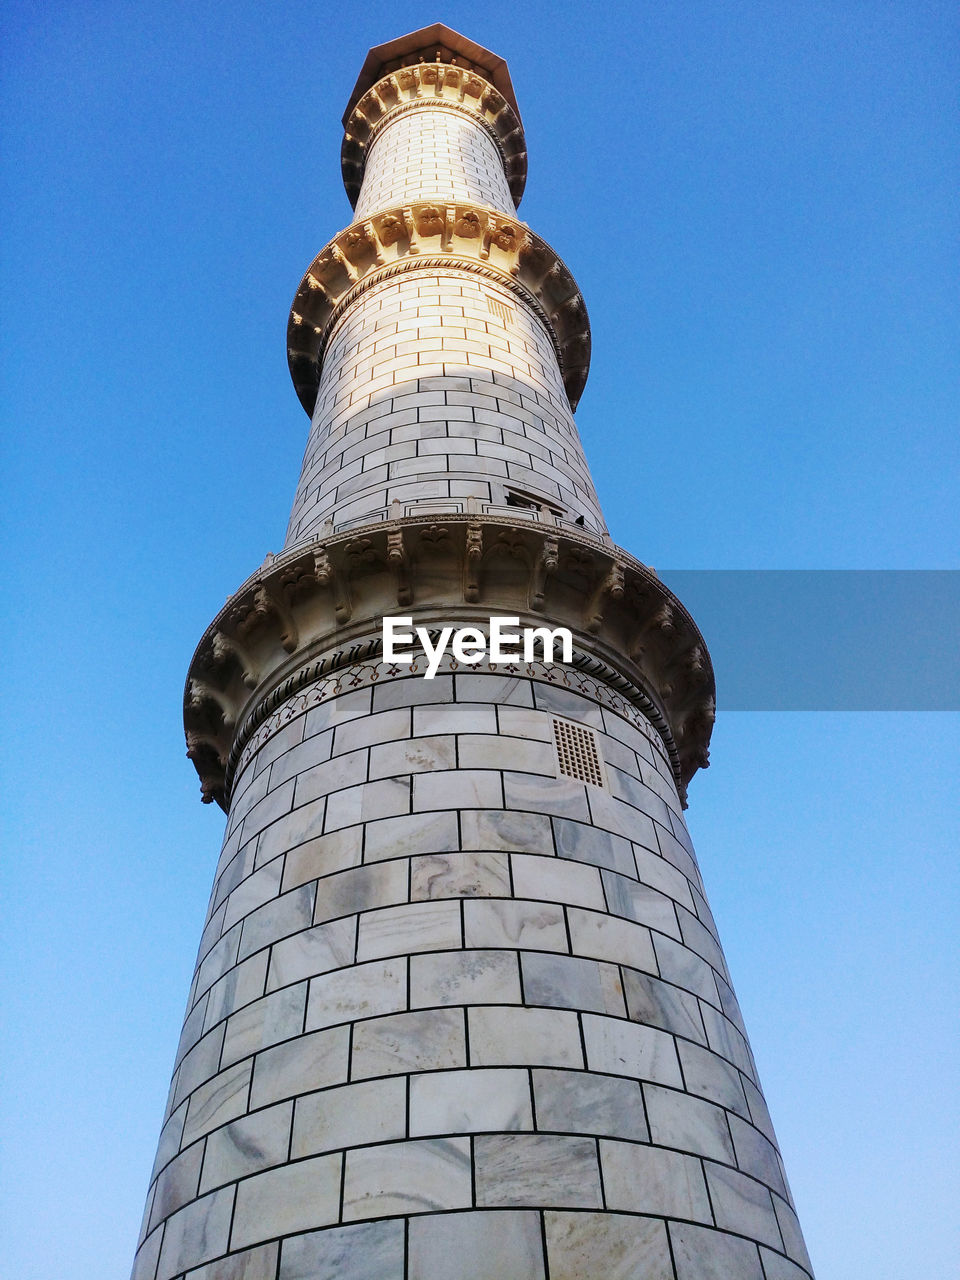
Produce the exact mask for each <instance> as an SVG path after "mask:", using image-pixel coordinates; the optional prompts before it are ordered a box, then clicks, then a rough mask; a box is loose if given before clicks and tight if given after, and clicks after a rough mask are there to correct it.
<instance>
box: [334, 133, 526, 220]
mask: <svg viewBox="0 0 960 1280" xmlns="http://www.w3.org/2000/svg"><path fill="white" fill-rule="evenodd" d="M431 199H436V200H439V201H443V202H447V201H450V200H472V201H475V202H476V203H477V204H486V205H491V206H492V207H493V208H494V209H500V210H501V211H502V212H504V213H507V214H511V215H512V214H513V212H514V204H513V197H512V196H511V195H510V188H509V187H508V186H507V178H506V174H505V172H504V168H503V161H502V160H501V158H500V153H499V152H498V151H497V148H496V144H495V143H494V141H493V139H492V138H491V137H490V135H489V133H488V132H487V130H486V129H485V128H484V126H483V125H482V124H481V123H480V122H479V121H478V120H474V119H471V117H470V116H469V115H467V114H465V113H460V112H455V111H450V110H444V109H443V108H438V109H435V110H430V109H423V108H420V109H418V110H415V111H407V112H402V113H400V114H399V115H395V116H394V117H393V118H392V119H388V120H387V121H386V122H385V123H384V124H383V125H382V126H381V128H380V129H379V130H378V131H377V134H376V137H375V138H374V140H373V143H372V144H371V146H370V148H369V151H368V152H367V161H366V167H365V170H364V176H363V187H362V189H361V192H360V197H359V199H358V200H357V207H356V213H355V217H356V218H357V219H360V218H368V217H369V216H370V215H371V214H372V213H375V212H376V211H377V210H378V209H388V208H391V207H394V206H396V205H402V204H405V203H407V202H408V201H410V200H431Z"/></svg>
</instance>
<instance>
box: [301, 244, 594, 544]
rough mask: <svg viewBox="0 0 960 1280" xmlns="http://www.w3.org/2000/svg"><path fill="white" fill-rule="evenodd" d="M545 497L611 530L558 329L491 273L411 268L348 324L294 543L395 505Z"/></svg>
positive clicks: (404, 510) (312, 449) (310, 459)
mask: <svg viewBox="0 0 960 1280" xmlns="http://www.w3.org/2000/svg"><path fill="white" fill-rule="evenodd" d="M471 499H473V500H475V501H476V502H478V503H480V504H482V506H481V508H480V509H482V510H490V509H493V510H497V509H500V510H504V509H507V508H511V507H512V509H513V510H516V509H518V507H519V508H522V506H523V505H525V504H528V503H529V504H540V505H542V507H543V508H544V509H545V510H547V511H549V510H555V511H556V512H557V513H558V515H559V516H560V518H561V519H563V520H566V521H568V522H569V523H570V524H574V523H575V522H580V523H581V525H582V526H583V527H585V528H586V529H588V530H590V529H592V530H596V531H601V530H603V529H604V527H605V526H604V522H603V513H602V511H601V509H600V504H599V501H598V499H597V496H596V492H595V490H594V486H593V481H592V479H591V477H590V472H589V468H588V466H587V462H586V459H585V457H584V454H583V448H582V446H581V444H580V438H579V435H578V433H577V428H576V425H575V423H574V420H573V414H572V412H571V409H570V403H569V400H568V398H567V393H566V391H565V389H564V384H563V380H562V377H561V373H560V369H559V367H558V364H557V355H556V352H555V349H554V346H553V343H552V339H551V337H550V335H549V332H548V329H547V326H546V325H545V323H544V322H543V321H542V320H541V319H540V317H538V316H537V315H536V314H535V313H534V311H533V310H532V308H531V301H530V300H529V299H528V298H527V297H526V295H525V294H523V293H514V292H512V291H511V289H510V288H509V286H508V284H507V282H506V281H505V280H504V279H503V278H502V277H498V276H497V274H496V273H493V272H491V274H490V275H489V276H483V275H480V274H477V273H473V272H470V271H467V270H457V269H455V268H452V267H451V268H448V269H430V268H426V267H424V268H423V269H419V268H418V269H416V270H409V269H408V270H405V271H404V272H403V274H400V275H398V276H396V277H394V278H393V279H384V280H381V281H379V282H378V283H377V284H376V287H375V288H372V289H370V290H368V291H367V292H365V293H363V294H361V295H360V296H359V297H357V298H356V299H355V300H354V301H353V302H351V304H350V306H349V307H348V309H347V310H346V311H345V312H344V314H343V315H342V316H341V317H340V319H339V320H338V321H337V322H336V325H335V327H334V329H333V331H332V333H331V335H330V338H329V341H328V344H327V347H326V350H325V352H324V357H323V368H322V374H321V379H320V390H319V394H318V397H317V403H316V407H315V409H314V413H313V424H312V426H311V430H310V436H309V439H308V441H307V447H306V451H305V454H304V460H303V467H302V472H301V476H300V482H299V485H298V487H297V493H296V497H295V499H294V503H293V509H292V513H291V516H290V523H289V527H288V531H287V539H286V546H287V547H290V546H293V545H294V544H296V543H299V542H303V541H305V540H307V539H310V538H317V537H321V536H323V535H324V528H325V526H328V527H332V528H333V529H340V528H349V527H351V526H354V525H359V524H364V523H367V522H369V521H372V520H383V519H387V518H388V517H389V516H390V515H391V514H395V513H396V512H395V509H394V506H393V504H395V503H398V504H399V506H400V514H415V513H425V512H427V511H428V510H433V511H435V512H436V513H437V514H443V513H447V512H458V511H464V510H466V506H467V502H468V500H471Z"/></svg>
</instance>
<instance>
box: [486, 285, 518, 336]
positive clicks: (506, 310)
mask: <svg viewBox="0 0 960 1280" xmlns="http://www.w3.org/2000/svg"><path fill="white" fill-rule="evenodd" d="M487 310H488V311H489V312H490V314H491V315H492V316H496V317H497V319H498V320H499V321H500V323H501V324H502V325H503V327H504V328H506V327H507V325H509V324H512V323H513V307H508V306H507V304H506V303H505V302H500V300H499V299H498V298H491V297H490V295H489V293H488V294H487Z"/></svg>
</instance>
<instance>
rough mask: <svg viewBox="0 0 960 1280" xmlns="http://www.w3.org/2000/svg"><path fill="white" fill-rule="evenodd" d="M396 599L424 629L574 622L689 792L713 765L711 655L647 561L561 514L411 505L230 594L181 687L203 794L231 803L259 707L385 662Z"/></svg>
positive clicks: (552, 671)
mask: <svg viewBox="0 0 960 1280" xmlns="http://www.w3.org/2000/svg"><path fill="white" fill-rule="evenodd" d="M399 611H402V612H404V613H410V614H411V615H412V616H413V618H414V622H415V624H417V625H425V626H428V627H430V626H434V625H437V624H438V623H439V622H441V621H442V622H443V623H444V624H447V623H452V624H454V625H467V624H472V625H478V624H479V625H483V623H484V622H485V621H486V620H487V619H489V617H490V615H491V614H499V615H508V616H513V615H515V616H518V617H520V619H521V625H536V626H542V625H544V623H545V622H549V624H550V626H551V627H556V626H565V627H568V628H569V629H570V630H571V632H572V633H573V637H574V645H575V650H576V657H575V660H574V665H575V666H576V667H578V668H579V669H580V670H581V671H582V672H585V673H588V674H590V675H591V676H592V677H594V678H595V679H596V681H597V682H598V688H600V687H602V688H603V689H606V690H608V691H610V696H611V697H612V696H614V694H615V695H616V699H617V702H618V705H617V706H615V707H614V709H615V710H618V709H619V706H620V704H621V703H622V705H624V706H626V705H630V706H632V707H634V708H636V709H638V710H639V712H641V713H642V714H643V716H644V717H645V718H646V719H647V720H648V721H650V722H651V723H652V724H653V725H654V726H655V727H656V729H657V731H658V733H659V734H660V737H661V738H662V740H663V743H664V744H665V751H666V754H667V756H668V757H669V759H670V763H671V767H672V769H673V772H674V777H675V780H676V783H677V787H678V790H679V792H680V795H681V798H683V797H684V796H685V793H686V785H687V783H688V781H689V779H690V778H691V777H692V775H693V774H694V773H695V772H696V770H697V769H698V768H701V767H703V766H705V765H706V763H707V761H708V752H707V746H708V743H709V740H710V733H711V729H712V726H713V714H714V683H713V671H712V667H711V664H710V659H709V655H708V654H707V650H706V646H705V645H704V642H703V638H702V636H701V635H700V632H699V631H698V630H697V627H696V625H695V624H694V622H693V620H692V619H691V618H690V615H689V614H688V613H687V612H686V610H685V609H684V608H683V606H682V605H681V604H680V602H679V600H677V599H676V597H675V596H674V595H673V594H672V593H671V592H670V591H669V590H668V589H667V588H666V587H665V586H664V585H663V583H662V582H660V580H659V579H658V578H657V577H656V575H655V574H654V573H653V571H652V570H651V569H648V568H646V567H645V566H644V565H642V564H640V563H639V561H637V560H634V559H633V557H632V556H629V555H627V554H626V553H625V552H623V551H621V550H619V549H618V548H616V547H614V546H613V545H612V544H611V543H609V542H608V541H606V540H602V539H596V538H591V537H589V536H587V535H584V534H578V533H574V532H572V531H570V530H566V529H560V528H558V527H557V526H555V525H546V524H544V525H540V524H539V523H537V522H533V521H524V522H522V523H520V522H513V521H510V520H508V519H503V518H499V517H494V516H490V515H486V514H484V515H476V514H472V513H471V514H467V515H445V516H443V517H442V518H441V519H439V520H438V519H436V518H429V517H412V518H409V517H408V518H405V519H400V520H391V521H384V522H383V523H380V524H376V525H367V526H365V527H362V528H358V529H351V530H349V531H348V532H345V533H341V534H337V535H335V536H332V537H330V538H328V539H327V540H325V541H324V542H311V543H307V544H304V545H302V546H299V547H294V548H292V549H291V550H290V551H288V552H286V553H284V554H283V555H282V556H278V557H270V558H268V562H266V563H265V564H264V565H263V566H261V568H260V569H259V570H258V571H257V572H256V573H255V574H254V575H253V576H252V577H251V578H249V579H248V580H247V581H246V582H245V583H244V584H243V586H242V587H241V588H240V589H239V591H237V592H236V593H235V594H234V595H233V596H231V597H230V599H229V600H228V601H227V603H226V605H225V606H224V608H223V609H222V610H221V611H220V613H219V614H218V616H217V617H216V619H215V620H214V622H213V623H212V624H211V626H210V627H209V628H208V629H207V632H206V633H205V635H204V637H203V639H202V640H201V642H200V644H199V646H198V647H197V650H196V653H195V654H194V657H193V661H192V662H191V664H190V671H189V675H188V678H187V687H186V692H185V695H184V725H185V729H186V733H187V754H188V756H189V757H190V758H191V759H192V760H193V762H194V764H195V766H196V768H197V772H198V773H199V774H200V778H201V790H202V794H203V798H204V800H205V801H209V800H216V801H217V802H218V803H219V804H221V805H222V806H223V807H224V808H226V807H227V804H228V798H229V790H230V787H231V785H232V781H233V778H234V776H235V771H236V767H237V762H238V760H239V758H240V755H241V753H242V751H243V750H244V744H245V743H246V741H247V739H248V738H249V736H250V734H251V733H253V732H254V731H255V730H256V729H257V727H258V725H259V724H260V723H261V722H262V721H263V720H264V718H265V717H266V716H267V715H269V714H270V713H271V712H272V711H273V710H275V709H276V708H277V707H278V706H279V705H280V704H281V703H283V702H284V700H285V699H287V698H289V697H290V696H292V695H293V694H294V693H296V692H297V691H298V690H300V689H302V688H303V687H304V686H305V685H306V684H307V683H309V682H311V681H314V680H317V679H319V678H320V677H321V676H325V675H328V674H329V673H330V671H331V665H332V659H331V656H330V655H331V654H332V653H334V652H335V653H336V654H337V655H338V656H337V659H336V665H342V666H350V665H354V664H357V663H364V662H368V661H369V660H370V659H371V658H374V657H375V655H376V653H377V652H378V645H379V641H380V632H381V625H382V618H383V616H384V614H396V613H397V612H399ZM528 665H529V664H523V663H521V664H519V666H520V667H524V668H525V667H526V666H528ZM539 666H541V667H544V668H545V671H544V672H540V671H539V670H538V669H535V668H536V664H533V666H532V667H531V669H530V670H529V671H526V670H524V671H520V674H527V675H529V676H530V678H535V679H536V678H544V679H550V680H551V682H554V683H556V682H557V680H558V679H560V680H562V679H564V677H563V676H562V672H563V671H565V670H569V668H565V667H560V666H559V665H557V666H556V667H550V668H549V670H546V667H547V664H543V663H541V664H539ZM557 673H560V674H557ZM397 674H403V673H397ZM329 696H333V695H332V694H330V695H329ZM590 696H593V697H595V698H596V699H597V700H598V701H604V697H603V696H602V695H601V694H600V693H597V692H594V693H592V694H591V695H590ZM607 705H613V704H611V703H610V702H609V701H607Z"/></svg>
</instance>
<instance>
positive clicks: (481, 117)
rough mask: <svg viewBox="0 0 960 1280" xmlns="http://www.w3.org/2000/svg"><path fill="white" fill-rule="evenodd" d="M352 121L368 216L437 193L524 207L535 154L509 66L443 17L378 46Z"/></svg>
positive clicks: (355, 96) (347, 136) (349, 179)
mask: <svg viewBox="0 0 960 1280" xmlns="http://www.w3.org/2000/svg"><path fill="white" fill-rule="evenodd" d="M343 127H344V139H343V149H342V153H341V165H342V169H343V180H344V185H345V187H346V189H347V195H348V196H349V197H350V201H351V203H352V204H354V205H355V207H356V216H357V218H358V219H359V218H362V217H367V216H369V214H370V213H371V212H374V211H375V210H377V209H382V208H388V207H389V206H390V205H392V204H398V203H401V202H403V201H404V200H410V199H415V198H424V197H429V196H435V197H437V198H440V199H444V200H450V199H455V200H472V201H475V202H477V203H479V204H486V205H490V206H492V207H493V208H495V209H501V210H503V211H504V212H507V213H512V212H513V210H514V208H515V207H516V206H517V205H519V203H520V198H521V196H522V195H523V188H524V183H525V182H526V176H527V153H526V144H525V141H524V136H523V126H522V124H521V121H520V113H519V110H518V107H517V101H516V97H515V95H514V92H513V85H512V83H511V81H510V73H509V71H508V70H507V64H506V63H505V62H504V60H503V59H502V58H499V57H498V56H497V55H496V54H494V53H491V52H490V50H489V49H484V48H483V47H482V46H481V45H478V44H475V43H474V42H473V41H472V40H467V39H466V38H465V37H464V36H461V35H460V34H459V33H458V32H455V31H451V30H450V28H449V27H445V26H444V25H443V24H442V23H435V24H434V25H433V26H431V27H425V28H423V29H422V30H421V31H415V32H413V33H411V34H410V35H407V36H403V37H401V38H400V39H399V40H391V41H390V42H389V43H387V44H383V45H379V46H377V48H375V49H371V50H370V53H369V54H368V55H367V59H366V61H365V63H364V65H363V69H362V71H361V73H360V76H359V78H358V80H357V83H356V85H355V86H354V89H353V92H352V94H351V95H350V100H349V102H348V104H347V109H346V111H345V113H344V117H343Z"/></svg>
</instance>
